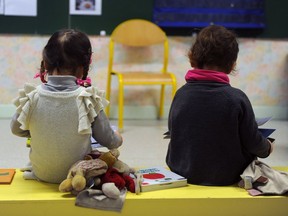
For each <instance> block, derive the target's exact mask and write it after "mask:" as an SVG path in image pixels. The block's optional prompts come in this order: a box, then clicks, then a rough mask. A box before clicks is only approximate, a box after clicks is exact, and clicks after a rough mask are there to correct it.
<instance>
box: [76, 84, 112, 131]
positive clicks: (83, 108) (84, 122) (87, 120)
mask: <svg viewBox="0 0 288 216" xmlns="http://www.w3.org/2000/svg"><path fill="white" fill-rule="evenodd" d="M77 103H78V109H79V126H78V133H79V134H91V133H92V131H91V124H92V122H93V121H94V119H95V117H96V116H97V115H98V113H99V112H100V111H101V110H103V109H104V108H105V107H106V106H107V105H108V104H109V102H108V101H107V100H106V99H105V92H104V91H101V90H98V89H97V88H95V87H88V88H83V91H82V92H81V93H80V94H79V96H78V97H77Z"/></svg>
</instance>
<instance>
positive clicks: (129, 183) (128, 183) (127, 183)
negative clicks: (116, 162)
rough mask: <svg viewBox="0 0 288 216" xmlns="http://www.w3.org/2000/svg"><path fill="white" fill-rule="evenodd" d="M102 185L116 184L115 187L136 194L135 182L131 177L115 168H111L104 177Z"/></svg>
mask: <svg viewBox="0 0 288 216" xmlns="http://www.w3.org/2000/svg"><path fill="white" fill-rule="evenodd" d="M100 178H101V184H102V185H104V184H105V183H114V184H115V186H116V187H117V188H118V189H119V190H122V189H124V188H125V187H126V188H127V190H129V191H130V192H132V193H135V182H134V180H133V178H132V177H130V175H126V174H123V173H120V172H118V171H117V170H116V169H115V168H113V167H111V168H109V169H108V170H107V172H106V173H105V174H103V175H102V177H100Z"/></svg>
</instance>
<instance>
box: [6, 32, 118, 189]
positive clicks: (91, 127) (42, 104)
mask: <svg viewBox="0 0 288 216" xmlns="http://www.w3.org/2000/svg"><path fill="white" fill-rule="evenodd" d="M42 55H43V60H42V62H41V70H40V77H41V80H42V82H43V84H41V85H39V86H37V87H35V86H33V85H31V84H25V85H24V89H22V90H20V93H19V97H18V98H16V99H15V101H14V104H15V105H16V107H17V109H16V113H15V115H14V116H13V119H12V121H11V131H12V133H13V134H15V135H17V136H21V137H28V138H29V137H31V151H30V155H29V156H30V161H31V165H32V172H31V174H32V176H34V177H35V179H38V180H40V181H45V182H49V183H60V182H62V181H63V180H64V179H65V178H66V176H67V174H68V170H69V168H70V167H71V166H72V165H73V164H74V163H75V162H76V161H78V160H81V159H83V157H84V156H85V155H86V154H87V153H89V152H90V151H91V136H92V137H93V138H94V139H95V140H97V141H98V142H99V143H101V144H102V145H103V146H105V147H107V148H108V149H113V148H118V147H119V146H121V145H122V136H121V135H120V133H118V132H117V131H114V130H113V129H111V126H110V123H109V120H108V118H107V116H106V115H105V112H104V110H103V109H104V107H105V106H106V105H107V104H108V101H106V99H105V98H104V92H102V91H100V90H98V89H97V88H95V87H93V86H90V87H87V88H85V87H83V86H80V85H78V84H79V80H86V78H87V74H88V71H89V65H90V63H91V55H92V47H91V43H90V40H89V38H88V37H87V35H86V34H84V33H83V32H80V31H76V30H73V29H67V30H61V31H58V32H55V33H54V34H53V35H52V36H51V38H50V39H49V41H48V43H47V45H46V46H45V48H44V49H43V53H42ZM46 79H47V80H46ZM80 83H83V82H80Z"/></svg>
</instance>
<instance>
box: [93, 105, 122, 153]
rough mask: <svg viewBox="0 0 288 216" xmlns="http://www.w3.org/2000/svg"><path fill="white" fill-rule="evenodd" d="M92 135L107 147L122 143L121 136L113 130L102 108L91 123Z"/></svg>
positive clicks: (114, 146)
mask: <svg viewBox="0 0 288 216" xmlns="http://www.w3.org/2000/svg"><path fill="white" fill-rule="evenodd" d="M92 136H93V138H94V139H95V140H97V142H99V143H100V144H101V145H102V146H105V147H107V148H108V149H113V148H118V147H119V146H121V145H122V137H120V136H119V135H118V134H117V133H115V132H114V131H113V129H112V128H111V125H110V122H109V120H108V118H107V116H106V114H105V112H104V111H103V110H102V111H100V112H99V114H98V115H97V117H96V118H95V121H94V122H93V124H92Z"/></svg>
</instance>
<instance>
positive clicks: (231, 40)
mask: <svg viewBox="0 0 288 216" xmlns="http://www.w3.org/2000/svg"><path fill="white" fill-rule="evenodd" d="M238 52H239V47H238V42H237V39H236V35H235V34H234V33H233V32H232V31H230V30H228V29H226V28H225V27H223V26H217V25H211V26H208V27H206V28H203V29H202V30H201V31H200V32H199V34H198V36H197V38H196V41H195V43H194V44H193V45H192V47H191V49H190V50H189V53H188V57H189V60H190V64H191V66H192V67H195V68H199V69H203V67H204V66H216V67H218V68H220V69H222V72H225V73H227V74H229V73H230V72H231V71H232V70H233V64H234V63H235V62H236V60H237V56H238Z"/></svg>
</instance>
